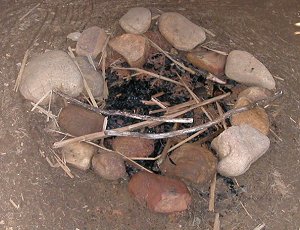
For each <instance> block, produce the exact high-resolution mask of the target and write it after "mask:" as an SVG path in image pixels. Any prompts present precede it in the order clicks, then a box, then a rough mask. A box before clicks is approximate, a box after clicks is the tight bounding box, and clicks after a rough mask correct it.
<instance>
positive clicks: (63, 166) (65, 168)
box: [52, 151, 74, 179]
mask: <svg viewBox="0 0 300 230" xmlns="http://www.w3.org/2000/svg"><path fill="white" fill-rule="evenodd" d="M52 152H53V154H54V158H55V160H56V161H57V163H58V164H59V166H60V167H61V168H62V169H63V170H64V171H65V173H66V174H67V175H68V176H69V177H71V178H72V179H73V178H74V176H73V174H72V173H71V170H70V168H69V167H68V166H67V165H66V163H65V162H64V161H63V160H62V159H61V158H60V157H59V156H58V155H57V154H56V153H55V152H54V151H52Z"/></svg>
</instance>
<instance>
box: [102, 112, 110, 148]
mask: <svg viewBox="0 0 300 230" xmlns="http://www.w3.org/2000/svg"><path fill="white" fill-rule="evenodd" d="M107 118H108V117H104V121H103V126H102V130H103V131H105V130H106V128H107V121H108V119H107ZM100 143H101V145H102V146H104V138H103V139H101V141H100Z"/></svg>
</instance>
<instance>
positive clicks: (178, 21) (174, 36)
mask: <svg viewBox="0 0 300 230" xmlns="http://www.w3.org/2000/svg"><path fill="white" fill-rule="evenodd" d="M158 25H159V31H160V32H161V34H162V35H163V36H164V37H165V38H166V39H167V41H168V42H170V43H171V44H172V45H173V46H174V47H175V48H176V49H178V50H183V51H190V50H192V49H193V48H195V47H196V46H197V45H199V44H201V43H203V42H204V41H205V39H206V35H205V32H204V30H203V29H202V28H201V27H199V26H197V25H196V24H194V23H192V22H191V21H190V20H188V19H187V18H186V17H184V16H182V15H181V14H178V13H175V12H168V13H163V14H162V15H161V16H160V18H159V24H158Z"/></svg>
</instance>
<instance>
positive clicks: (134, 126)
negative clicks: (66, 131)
mask: <svg viewBox="0 0 300 230" xmlns="http://www.w3.org/2000/svg"><path fill="white" fill-rule="evenodd" d="M228 95H230V93H227V94H223V95H220V96H217V97H214V98H211V99H208V100H206V101H203V102H201V103H199V104H196V105H193V106H192V107H190V108H188V109H185V110H183V111H179V112H176V113H173V114H169V115H166V116H165V117H169V118H174V117H178V116H181V115H183V114H185V113H187V112H189V111H191V110H193V109H196V108H198V107H199V106H202V105H204V104H209V103H213V102H215V101H217V100H221V99H222V98H225V97H227V96H228ZM159 124H160V123H159V122H158V121H143V122H140V123H136V124H132V125H128V126H125V127H122V128H117V129H114V130H115V131H119V132H125V131H132V130H136V129H141V128H144V127H147V126H150V125H159ZM105 137H108V135H106V134H105V133H104V132H97V133H91V134H87V135H83V136H79V137H74V138H72V139H68V140H64V141H60V142H55V143H54V145H53V147H54V148H61V147H63V146H65V145H67V144H70V143H75V142H80V141H91V140H97V139H101V138H105Z"/></svg>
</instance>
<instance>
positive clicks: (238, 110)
mask: <svg viewBox="0 0 300 230" xmlns="http://www.w3.org/2000/svg"><path fill="white" fill-rule="evenodd" d="M282 94H283V92H282V91H279V92H276V93H275V94H273V96H271V97H268V98H266V99H263V100H259V101H257V102H253V103H250V104H248V105H247V106H243V107H239V108H235V109H232V110H229V111H227V112H226V113H224V114H223V115H222V116H220V117H218V118H217V119H215V120H213V121H209V122H207V123H205V124H203V125H199V126H195V127H191V128H187V129H181V130H177V131H171V132H167V133H159V134H152V133H139V132H120V131H116V130H107V131H106V132H105V133H106V135H109V136H131V137H139V138H146V139H164V138H171V137H176V136H180V135H183V134H189V133H194V132H197V131H200V130H203V129H205V128H209V127H212V126H214V125H216V124H218V123H220V122H222V120H224V119H227V118H229V117H230V116H232V115H233V114H237V113H242V112H245V111H248V110H250V109H253V108H255V107H257V106H263V105H266V104H268V103H270V102H272V101H274V100H275V99H277V98H279V97H281V96H282Z"/></svg>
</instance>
